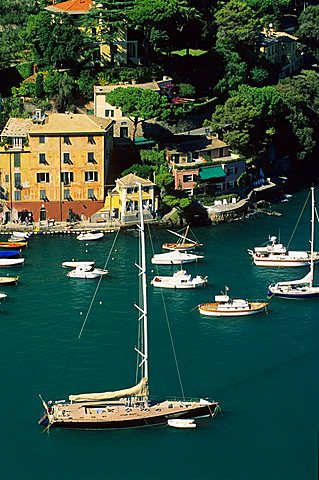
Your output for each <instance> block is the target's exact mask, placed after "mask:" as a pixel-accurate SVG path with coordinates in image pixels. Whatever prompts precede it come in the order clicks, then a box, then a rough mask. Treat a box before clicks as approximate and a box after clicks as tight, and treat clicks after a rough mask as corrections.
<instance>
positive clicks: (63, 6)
mask: <svg viewBox="0 0 319 480" xmlns="http://www.w3.org/2000/svg"><path fill="white" fill-rule="evenodd" d="M91 8H92V0H68V1H67V2H61V3H56V4H55V5H51V6H49V7H46V10H50V11H51V12H61V13H69V14H80V13H86V12H88V11H89V10H90V9H91Z"/></svg>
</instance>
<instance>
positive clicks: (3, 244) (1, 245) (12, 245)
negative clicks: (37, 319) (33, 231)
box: [0, 239, 28, 249]
mask: <svg viewBox="0 0 319 480" xmlns="http://www.w3.org/2000/svg"><path fill="white" fill-rule="evenodd" d="M27 245H28V242H11V241H10V239H9V240H8V242H0V248H10V249H12V248H13V249H14V248H19V249H20V248H24V247H26V246H27Z"/></svg>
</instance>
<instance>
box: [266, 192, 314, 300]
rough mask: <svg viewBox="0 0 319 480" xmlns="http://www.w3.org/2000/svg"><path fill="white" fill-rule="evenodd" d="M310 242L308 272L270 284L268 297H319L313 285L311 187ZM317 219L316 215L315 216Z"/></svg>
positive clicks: (312, 203) (312, 202) (312, 204)
mask: <svg viewBox="0 0 319 480" xmlns="http://www.w3.org/2000/svg"><path fill="white" fill-rule="evenodd" d="M311 197H312V201H311V240H310V246H311V251H310V270H309V272H308V273H307V275H305V276H304V277H303V278H300V279H297V280H288V281H285V282H277V283H272V284H271V285H269V287H268V296H269V297H270V298H271V297H273V296H275V297H279V298H287V299H289V298H291V299H306V298H316V297H319V286H316V285H314V268H315V262H314V256H315V254H314V242H315V211H316V207H315V191H314V188H313V187H311ZM317 217H318V214H317Z"/></svg>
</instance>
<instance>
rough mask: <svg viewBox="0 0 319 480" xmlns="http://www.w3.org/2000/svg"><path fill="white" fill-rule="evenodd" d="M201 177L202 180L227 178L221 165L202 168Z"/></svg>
mask: <svg viewBox="0 0 319 480" xmlns="http://www.w3.org/2000/svg"><path fill="white" fill-rule="evenodd" d="M199 176H200V178H201V179H202V180H209V179H210V178H220V177H226V173H225V172H224V169H223V168H222V167H221V166H220V165H216V166H215V167H207V168H202V169H201V170H200V172H199Z"/></svg>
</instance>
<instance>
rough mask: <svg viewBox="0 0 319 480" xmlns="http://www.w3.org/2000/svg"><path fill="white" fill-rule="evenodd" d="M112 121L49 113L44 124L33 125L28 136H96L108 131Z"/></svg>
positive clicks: (78, 114)
mask: <svg viewBox="0 0 319 480" xmlns="http://www.w3.org/2000/svg"><path fill="white" fill-rule="evenodd" d="M113 123H114V121H113V120H109V119H106V118H99V117H95V116H93V115H84V114H82V113H51V114H50V115H48V116H47V117H46V121H45V123H44V124H33V125H31V127H30V129H29V134H30V135H45V134H47V135H48V134H49V135H50V134H51V135H54V134H61V133H62V134H66V135H68V134H70V135H72V134H93V133H94V134H97V133H102V132H104V131H106V130H108V129H109V128H110V127H111V125H113Z"/></svg>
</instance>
